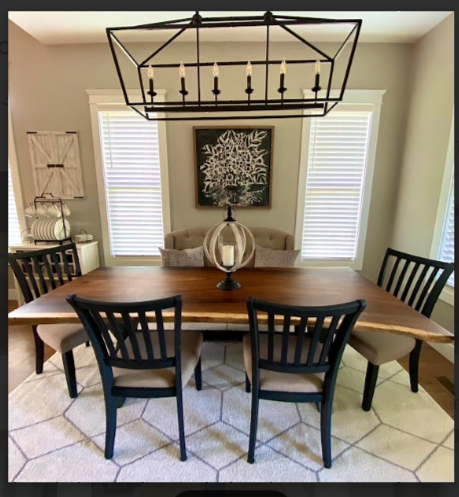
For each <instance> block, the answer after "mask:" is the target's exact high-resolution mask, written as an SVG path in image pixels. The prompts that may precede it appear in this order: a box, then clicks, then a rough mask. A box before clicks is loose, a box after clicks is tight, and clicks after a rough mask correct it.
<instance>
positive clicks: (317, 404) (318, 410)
mask: <svg viewBox="0 0 459 497" xmlns="http://www.w3.org/2000/svg"><path fill="white" fill-rule="evenodd" d="M316 409H317V412H320V402H316Z"/></svg>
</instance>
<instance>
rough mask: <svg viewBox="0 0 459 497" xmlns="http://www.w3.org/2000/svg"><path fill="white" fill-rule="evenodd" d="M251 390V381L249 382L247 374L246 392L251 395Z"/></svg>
mask: <svg viewBox="0 0 459 497" xmlns="http://www.w3.org/2000/svg"><path fill="white" fill-rule="evenodd" d="M250 390H251V388H250V380H249V377H248V376H247V373H246V375H245V391H246V392H247V393H250Z"/></svg>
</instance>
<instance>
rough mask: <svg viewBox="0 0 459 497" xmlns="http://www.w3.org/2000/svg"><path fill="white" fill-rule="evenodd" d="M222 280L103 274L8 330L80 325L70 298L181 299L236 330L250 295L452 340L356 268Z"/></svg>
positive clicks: (204, 274)
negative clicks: (351, 306) (232, 283)
mask: <svg viewBox="0 0 459 497" xmlns="http://www.w3.org/2000/svg"><path fill="white" fill-rule="evenodd" d="M223 276H224V274H223V273H222V272H221V271H218V270H217V269H214V268H170V267H159V266H148V267H143V266H142V267H139V266H138V267H105V268H99V269H96V270H94V271H92V272H90V273H87V274H85V275H84V276H81V277H80V278H77V279H75V280H73V281H71V282H70V283H67V284H66V285H64V286H62V287H59V288H57V289H56V290H52V291H51V292H50V293H48V294H46V295H43V296H42V297H40V298H38V299H36V300H34V301H33V302H30V303H28V304H26V305H23V306H22V307H19V308H18V309H16V310H14V311H12V312H10V313H9V315H8V322H9V324H10V325H13V324H31V325H32V324H35V325H36V324H50V323H75V322H78V317H77V315H76V314H75V312H74V310H73V309H72V308H71V307H70V305H69V304H68V303H67V301H66V300H65V299H66V296H67V295H68V294H71V293H75V294H77V295H80V296H82V297H86V298H89V299H96V300H102V301H109V302H113V301H115V302H116V301H125V302H139V301H143V300H154V299H160V298H164V297H170V296H172V295H181V296H182V299H183V313H182V320H183V321H188V322H189V321H196V322H214V323H238V324H247V323H248V317H247V308H246V298H247V297H249V296H252V297H255V298H258V299H262V300H267V301H271V302H277V303H282V304H290V305H305V306H318V305H331V304H338V303H342V302H348V301H351V300H355V299H365V300H366V301H367V308H366V309H365V311H364V312H363V313H362V315H361V316H360V319H359V320H358V322H357V324H356V326H355V329H356V330H362V331H363V330H365V331H368V332H371V331H372V330H386V331H390V332H393V333H398V334H402V335H409V336H412V337H414V338H419V339H422V340H427V341H432V342H444V343H450V342H452V341H453V339H454V336H453V335H452V334H451V333H450V332H449V331H447V330H445V329H444V328H442V327H441V326H439V325H438V324H436V323H434V322H433V321H431V320H430V319H428V318H426V317H425V316H423V315H421V314H420V313H418V312H417V311H415V310H414V309H411V308H410V307H409V306H408V305H406V304H404V303H403V302H401V301H400V300H398V299H397V298H395V297H393V296H392V295H390V294H389V293H387V292H386V291H384V290H383V289H381V288H379V287H378V286H377V285H375V284H374V283H372V282H371V281H369V280H367V279H365V278H364V277H363V276H361V275H359V274H358V273H357V272H355V271H353V270H352V269H347V268H339V269H322V268H307V269H306V268H263V269H262V268H256V269H247V268H245V269H241V270H239V271H237V273H235V278H236V279H237V280H238V281H239V282H240V283H241V285H242V288H241V289H240V290H236V291H232V292H224V291H222V290H219V289H218V288H216V286H215V285H216V284H217V283H218V282H219V281H220V280H221V279H222V278H223ZM165 317H166V315H165ZM152 320H154V316H152Z"/></svg>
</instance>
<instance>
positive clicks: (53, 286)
mask: <svg viewBox="0 0 459 497" xmlns="http://www.w3.org/2000/svg"><path fill="white" fill-rule="evenodd" d="M42 260H43V265H44V267H45V269H46V274H47V275H48V281H49V284H50V285H51V289H52V290H55V289H56V288H57V285H56V282H55V281H54V274H53V270H52V268H51V264H50V263H49V255H44V256H43V258H42Z"/></svg>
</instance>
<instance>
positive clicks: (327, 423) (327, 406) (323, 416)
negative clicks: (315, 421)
mask: <svg viewBox="0 0 459 497" xmlns="http://www.w3.org/2000/svg"><path fill="white" fill-rule="evenodd" d="M331 415H332V402H331V401H330V399H327V400H324V401H323V402H322V405H321V408H320V437H321V442H322V459H323V461H324V466H325V467H326V468H331V459H332V458H331Z"/></svg>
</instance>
